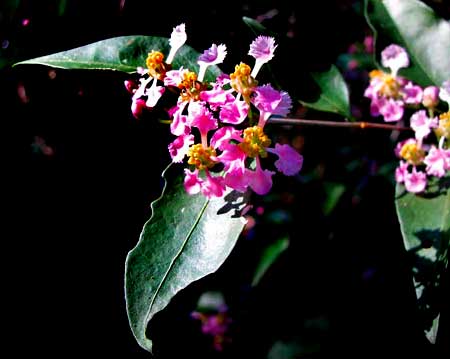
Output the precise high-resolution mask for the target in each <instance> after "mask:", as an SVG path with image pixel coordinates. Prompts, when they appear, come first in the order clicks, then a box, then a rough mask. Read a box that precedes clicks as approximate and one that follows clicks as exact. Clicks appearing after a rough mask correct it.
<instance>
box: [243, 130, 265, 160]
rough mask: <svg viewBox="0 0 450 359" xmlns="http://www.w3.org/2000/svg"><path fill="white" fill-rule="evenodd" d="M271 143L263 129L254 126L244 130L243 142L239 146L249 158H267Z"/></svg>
mask: <svg viewBox="0 0 450 359" xmlns="http://www.w3.org/2000/svg"><path fill="white" fill-rule="evenodd" d="M271 142H272V141H270V139H269V138H268V137H267V135H266V134H265V133H264V132H263V129H262V128H261V127H258V126H253V127H248V128H246V129H245V130H244V138H243V141H242V142H241V143H240V144H239V145H238V146H239V147H240V148H241V150H242V151H244V152H245V154H246V155H247V156H248V157H257V156H261V157H267V151H266V148H267V147H269V146H270V144H271Z"/></svg>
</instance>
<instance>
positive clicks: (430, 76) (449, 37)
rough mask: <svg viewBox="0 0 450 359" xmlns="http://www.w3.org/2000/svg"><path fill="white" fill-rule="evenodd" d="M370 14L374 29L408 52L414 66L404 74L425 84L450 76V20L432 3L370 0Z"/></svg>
mask: <svg viewBox="0 0 450 359" xmlns="http://www.w3.org/2000/svg"><path fill="white" fill-rule="evenodd" d="M366 16H367V21H368V22H369V24H370V25H371V26H372V27H373V29H374V30H376V31H378V32H379V33H380V34H382V35H383V36H386V37H387V38H388V39H389V40H390V41H391V42H392V43H396V44H398V45H400V46H402V47H404V48H405V49H406V51H407V52H408V54H409V56H410V60H411V66H410V67H408V68H407V69H401V70H400V74H401V75H404V76H406V77H407V78H409V79H411V80H413V81H414V82H416V83H418V84H420V85H422V86H426V85H433V84H434V85H436V86H441V85H442V83H443V82H444V81H445V80H448V79H450V23H449V22H448V21H446V20H444V19H440V18H438V17H437V16H436V14H435V13H434V12H433V10H432V9H431V8H430V7H428V6H427V5H425V4H424V3H423V2H420V1H418V0H366ZM380 50H382V49H378V52H379V51H380Z"/></svg>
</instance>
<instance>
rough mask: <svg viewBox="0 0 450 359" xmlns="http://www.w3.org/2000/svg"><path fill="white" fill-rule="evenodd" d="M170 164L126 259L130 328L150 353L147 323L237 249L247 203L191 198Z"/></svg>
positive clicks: (237, 199)
mask: <svg viewBox="0 0 450 359" xmlns="http://www.w3.org/2000/svg"><path fill="white" fill-rule="evenodd" d="M173 167H176V166H174V165H170V166H169V167H168V168H167V169H166V170H165V171H164V173H163V177H165V178H166V181H167V182H166V186H165V188H164V190H163V194H162V196H161V197H160V198H159V199H158V200H156V201H155V202H153V203H152V217H151V218H150V220H149V221H148V222H147V223H146V224H145V226H144V229H143V231H142V233H141V236H140V239H139V243H138V244H137V246H136V247H135V248H134V249H133V250H131V251H130V253H129V254H128V256H127V260H126V268H125V270H126V280H125V289H126V301H127V313H128V318H129V321H130V326H131V329H132V331H133V333H134V335H135V337H136V340H137V341H138V342H139V344H140V345H141V346H142V347H143V348H145V349H147V350H149V351H151V350H152V341H151V340H150V339H148V338H147V337H146V335H145V332H146V328H147V324H148V323H149V321H150V320H151V319H152V318H153V316H154V315H155V314H156V313H158V312H159V311H161V310H162V309H164V308H165V307H166V306H167V304H168V303H169V302H170V300H171V299H172V298H173V297H174V296H175V294H176V293H178V292H179V291H180V290H182V289H183V288H185V287H187V286H188V285H189V284H190V283H192V282H193V281H196V280H198V279H200V278H202V277H204V276H206V275H207V274H210V273H212V272H215V271H216V270H217V269H218V268H219V267H220V265H221V264H222V263H223V262H224V261H225V259H226V258H227V257H228V255H229V254H230V252H231V250H232V249H233V247H234V245H235V243H236V241H237V239H238V237H239V235H240V233H241V231H242V230H243V228H244V224H245V221H244V219H243V218H242V217H241V216H240V212H239V211H240V209H241V208H242V207H244V206H245V200H244V198H243V197H242V195H241V196H238V195H237V194H236V193H235V192H230V193H228V194H227V195H225V196H224V197H223V198H220V199H217V198H215V199H212V200H208V199H206V198H205V197H204V196H202V195H200V194H199V195H192V196H191V195H189V194H187V193H186V191H185V189H184V186H183V183H182V178H181V177H180V176H179V175H178V173H177V172H176V171H175V169H174V168H173Z"/></svg>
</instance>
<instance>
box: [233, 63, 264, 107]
mask: <svg viewBox="0 0 450 359" xmlns="http://www.w3.org/2000/svg"><path fill="white" fill-rule="evenodd" d="M251 70H252V69H251V68H250V66H248V65H247V64H244V63H243V62H241V63H240V64H239V65H236V66H235V68H234V72H233V73H232V74H230V79H231V87H232V88H233V89H234V90H235V91H237V92H239V93H241V94H242V96H243V97H244V99H246V100H248V99H249V98H250V95H251V94H252V93H253V90H254V89H255V87H256V86H257V85H258V81H256V80H255V79H254V78H253V77H252V76H251V75H250V73H251Z"/></svg>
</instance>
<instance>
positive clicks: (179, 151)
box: [168, 135, 194, 163]
mask: <svg viewBox="0 0 450 359" xmlns="http://www.w3.org/2000/svg"><path fill="white" fill-rule="evenodd" d="M193 143H194V136H193V135H182V136H178V137H177V138H176V139H175V140H174V141H173V142H172V143H171V144H169V146H168V148H169V153H170V157H172V161H173V162H176V163H180V162H182V161H183V158H184V156H186V154H187V152H188V150H189V146H190V145H192V144H193Z"/></svg>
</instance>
